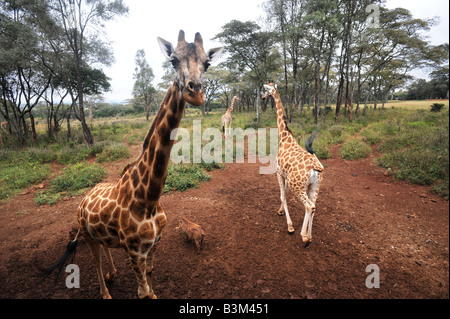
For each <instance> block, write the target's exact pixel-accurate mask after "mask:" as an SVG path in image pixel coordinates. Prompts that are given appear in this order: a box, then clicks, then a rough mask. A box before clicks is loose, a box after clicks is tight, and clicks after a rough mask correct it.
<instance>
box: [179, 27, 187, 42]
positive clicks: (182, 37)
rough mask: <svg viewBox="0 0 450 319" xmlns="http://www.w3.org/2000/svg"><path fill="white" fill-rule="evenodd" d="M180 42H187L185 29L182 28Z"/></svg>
mask: <svg viewBox="0 0 450 319" xmlns="http://www.w3.org/2000/svg"><path fill="white" fill-rule="evenodd" d="M180 42H186V39H185V35H184V31H183V30H180V33H179V34H178V43H180Z"/></svg>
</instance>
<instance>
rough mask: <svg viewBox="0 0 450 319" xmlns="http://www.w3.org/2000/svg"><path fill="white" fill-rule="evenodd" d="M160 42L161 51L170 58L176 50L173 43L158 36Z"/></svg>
mask: <svg viewBox="0 0 450 319" xmlns="http://www.w3.org/2000/svg"><path fill="white" fill-rule="evenodd" d="M158 43H159V47H160V48H161V51H162V53H163V54H164V56H165V57H166V58H168V59H170V56H171V55H172V53H173V52H174V51H175V50H174V48H173V45H172V43H170V42H169V41H166V40H164V39H161V38H160V37H158Z"/></svg>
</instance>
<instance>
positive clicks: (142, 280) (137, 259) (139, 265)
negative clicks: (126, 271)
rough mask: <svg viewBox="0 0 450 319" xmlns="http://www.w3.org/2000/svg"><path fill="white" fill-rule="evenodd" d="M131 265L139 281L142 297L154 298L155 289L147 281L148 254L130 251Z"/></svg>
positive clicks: (139, 290)
mask: <svg viewBox="0 0 450 319" xmlns="http://www.w3.org/2000/svg"><path fill="white" fill-rule="evenodd" d="M128 256H129V257H130V262H131V266H132V267H133V270H134V273H135V275H136V279H137V282H138V296H139V298H140V299H151V298H153V291H152V292H150V288H149V286H148V283H147V255H145V254H141V253H134V252H128Z"/></svg>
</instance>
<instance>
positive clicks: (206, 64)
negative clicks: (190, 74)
mask: <svg viewBox="0 0 450 319" xmlns="http://www.w3.org/2000/svg"><path fill="white" fill-rule="evenodd" d="M210 66H211V64H209V63H208V62H206V63H205V72H206V71H207V70H208V68H209V67H210Z"/></svg>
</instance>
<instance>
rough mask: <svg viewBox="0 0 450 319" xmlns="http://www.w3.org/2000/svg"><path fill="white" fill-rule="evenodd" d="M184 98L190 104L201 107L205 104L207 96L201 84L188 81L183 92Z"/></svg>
mask: <svg viewBox="0 0 450 319" xmlns="http://www.w3.org/2000/svg"><path fill="white" fill-rule="evenodd" d="M183 97H184V99H185V100H186V102H188V103H189V104H192V105H193V106H200V105H202V104H203V103H204V102H205V94H204V92H203V85H202V83H201V82H195V81H191V80H190V81H188V82H187V83H186V87H185V89H184V92H183Z"/></svg>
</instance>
